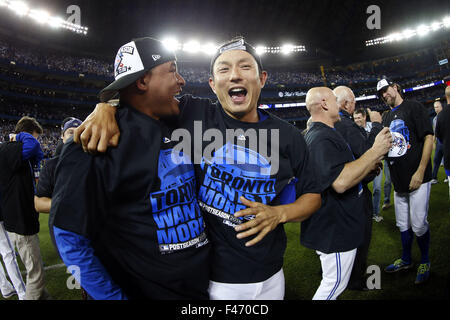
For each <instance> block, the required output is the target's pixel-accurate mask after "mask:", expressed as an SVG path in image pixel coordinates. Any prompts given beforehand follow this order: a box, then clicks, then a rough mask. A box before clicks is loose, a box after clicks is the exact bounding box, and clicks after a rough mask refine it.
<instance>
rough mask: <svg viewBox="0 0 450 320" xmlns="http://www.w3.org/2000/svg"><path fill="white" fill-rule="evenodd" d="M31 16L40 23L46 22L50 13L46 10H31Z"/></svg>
mask: <svg viewBox="0 0 450 320" xmlns="http://www.w3.org/2000/svg"><path fill="white" fill-rule="evenodd" d="M30 17H31V18H33V19H34V20H36V22H38V23H46V22H47V21H48V19H49V18H50V14H49V13H48V12H47V11H44V10H30Z"/></svg>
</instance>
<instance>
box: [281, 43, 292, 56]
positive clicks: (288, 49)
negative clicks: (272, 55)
mask: <svg viewBox="0 0 450 320" xmlns="http://www.w3.org/2000/svg"><path fill="white" fill-rule="evenodd" d="M293 51H294V46H293V45H292V44H285V45H283V46H282V47H281V53H283V54H285V55H288V54H290V53H291V52H293Z"/></svg>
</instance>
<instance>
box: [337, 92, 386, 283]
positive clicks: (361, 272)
mask: <svg viewBox="0 0 450 320" xmlns="http://www.w3.org/2000/svg"><path fill="white" fill-rule="evenodd" d="M333 92H334V94H335V95H336V97H337V104H338V106H339V115H340V117H341V121H339V122H338V123H336V130H337V131H338V132H339V133H340V134H341V135H342V136H343V137H344V140H345V141H346V142H347V144H348V145H349V146H350V149H351V151H352V153H353V157H354V158H355V159H359V158H360V157H361V156H362V155H363V154H364V152H366V151H367V150H369V149H370V147H372V145H373V143H374V141H375V137H376V135H377V134H378V133H379V132H380V131H381V130H382V129H383V126H382V124H381V115H380V114H379V113H378V112H376V111H371V110H370V109H368V110H367V111H368V112H367V113H368V115H369V118H370V121H371V122H372V128H371V129H370V131H369V133H368V134H365V132H362V131H361V129H360V127H359V126H358V125H357V124H356V123H355V122H354V121H353V119H352V117H351V115H352V114H353V112H354V111H355V105H356V100H355V95H354V93H353V91H352V90H351V89H350V88H349V87H346V86H339V87H337V88H335V89H334V90H333ZM376 176H377V175H376V174H370V175H368V176H367V177H366V178H365V179H364V180H363V181H362V183H361V184H362V188H363V198H364V212H365V224H364V226H363V235H364V236H363V239H364V240H363V242H362V243H361V245H360V246H359V247H358V250H357V253H356V258H355V263H354V265H353V271H352V275H351V277H350V281H349V283H348V289H350V290H367V286H366V281H365V275H366V269H367V256H368V253H369V246H370V240H371V238H372V216H373V213H374V211H373V207H374V206H373V203H372V193H371V192H370V190H369V188H368V187H367V184H368V183H369V182H371V181H372V180H373V179H374V178H375V177H376ZM377 199H378V198H377ZM378 201H379V199H378Z"/></svg>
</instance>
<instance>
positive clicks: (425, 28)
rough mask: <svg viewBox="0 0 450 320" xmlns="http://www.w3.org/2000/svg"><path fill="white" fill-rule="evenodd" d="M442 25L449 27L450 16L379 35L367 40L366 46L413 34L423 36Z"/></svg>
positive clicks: (406, 37)
mask: <svg viewBox="0 0 450 320" xmlns="http://www.w3.org/2000/svg"><path fill="white" fill-rule="evenodd" d="M443 27H446V28H449V27H450V18H449V17H445V18H444V19H442V21H439V22H437V21H434V22H433V23H430V24H421V25H420V26H418V27H417V28H415V29H409V28H408V29H405V30H404V31H402V32H394V33H392V34H390V35H388V36H386V37H381V38H377V39H372V40H367V41H366V47H368V46H374V45H378V44H384V43H390V42H393V41H401V40H405V39H409V38H412V37H414V36H419V37H423V36H426V35H427V34H429V33H430V32H431V31H434V32H435V31H438V30H440V29H442V28H443Z"/></svg>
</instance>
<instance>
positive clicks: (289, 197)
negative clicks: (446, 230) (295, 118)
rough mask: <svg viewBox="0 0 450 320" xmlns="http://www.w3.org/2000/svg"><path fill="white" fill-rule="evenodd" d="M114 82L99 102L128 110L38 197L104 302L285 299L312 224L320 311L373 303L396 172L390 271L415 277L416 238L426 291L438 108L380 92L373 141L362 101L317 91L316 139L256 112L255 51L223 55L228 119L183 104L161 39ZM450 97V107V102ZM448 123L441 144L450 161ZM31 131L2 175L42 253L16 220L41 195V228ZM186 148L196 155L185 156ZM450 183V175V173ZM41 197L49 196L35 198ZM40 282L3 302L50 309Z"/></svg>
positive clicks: (259, 84) (219, 91)
mask: <svg viewBox="0 0 450 320" xmlns="http://www.w3.org/2000/svg"><path fill="white" fill-rule="evenodd" d="M114 75H115V81H114V82H113V83H111V84H110V85H109V86H108V87H106V88H105V89H103V90H102V92H101V94H100V98H101V101H102V102H108V101H111V99H113V98H117V97H120V100H119V101H120V102H119V104H118V105H115V106H111V105H110V104H111V103H112V102H110V104H107V103H102V104H99V105H98V106H97V107H96V109H95V111H94V112H93V113H92V114H91V115H90V116H89V117H88V118H87V119H86V120H85V122H84V123H83V124H81V126H80V127H79V128H78V129H77V130H76V131H75V136H74V139H73V140H72V139H69V140H66V139H65V140H66V143H65V144H64V147H63V151H62V153H61V155H60V156H59V160H58V164H57V166H55V167H54V168H52V169H51V170H45V172H48V173H46V174H49V177H51V179H52V180H45V179H44V181H45V182H49V183H50V184H51V186H52V188H47V187H46V188H45V189H46V190H50V191H49V192H46V193H42V194H36V196H37V200H36V205H37V206H38V209H39V211H42V210H44V209H43V208H45V210H44V211H43V212H45V211H50V216H51V219H50V229H51V231H52V232H53V235H52V238H53V240H54V242H55V244H56V246H57V249H58V252H59V254H60V256H61V258H62V260H63V261H64V263H65V264H66V265H68V266H69V265H77V266H78V267H79V268H80V272H79V273H78V274H77V275H76V276H77V277H78V278H77V280H78V281H79V283H81V285H82V287H83V289H84V290H86V292H87V294H88V295H89V296H90V297H91V298H93V299H216V300H222V299H229V300H234V299H239V300H253V299H268V300H270V299H283V298H284V291H285V281H284V274H283V255H284V251H285V249H286V234H285V232H284V228H283V224H284V223H288V222H294V221H297V222H298V221H301V222H302V224H301V228H302V230H301V239H300V240H301V243H302V244H303V245H304V246H305V247H308V248H311V249H314V250H315V251H316V252H317V254H318V256H319V258H320V261H321V266H322V281H321V283H320V285H319V286H318V289H317V291H316V293H315V294H314V296H313V299H320V300H325V299H328V300H329V299H336V298H337V297H338V296H339V295H340V294H341V293H342V292H343V291H344V290H345V289H346V288H347V286H348V287H349V288H353V289H361V290H362V289H364V286H365V283H364V279H363V277H364V273H365V270H366V262H367V255H368V249H369V244H370V239H371V229H372V225H371V223H372V214H373V212H374V210H373V205H372V203H373V202H372V195H371V192H370V191H369V189H368V187H367V184H368V183H369V182H370V181H372V180H373V179H374V178H375V177H377V176H379V175H380V171H381V170H382V165H381V163H382V161H383V160H384V159H386V161H385V163H386V164H387V166H388V167H389V171H390V176H391V180H392V183H393V185H394V205H395V213H396V222H397V226H398V227H399V229H400V232H401V241H402V248H403V252H402V256H401V257H400V258H399V259H397V260H396V261H394V262H393V263H392V264H391V265H389V266H387V267H386V269H385V271H386V272H397V271H400V270H404V269H408V268H411V267H412V266H413V262H412V259H411V246H412V242H413V238H414V235H415V236H416V238H417V242H418V245H419V248H420V251H421V254H422V256H421V261H420V264H419V267H418V270H417V276H416V279H415V283H417V284H420V283H423V282H425V281H426V280H427V279H428V278H429V275H430V267H431V265H430V259H429V256H428V250H429V239H430V230H429V225H428V222H427V214H428V199H429V195H430V186H431V182H430V181H431V162H430V157H431V150H432V143H433V129H432V126H431V122H430V121H429V117H428V114H427V112H426V111H425V108H424V107H423V106H422V105H420V104H419V103H417V102H413V101H408V100H403V97H402V93H401V90H400V88H399V86H398V84H396V83H393V82H390V81H389V80H387V79H383V80H381V81H380V82H379V83H378V85H377V92H378V95H379V97H380V99H382V100H383V101H384V102H385V103H386V104H387V105H388V106H389V107H390V111H389V112H387V113H386V114H385V115H384V116H383V118H382V117H381V115H380V114H378V113H377V112H371V111H370V110H369V117H370V120H371V123H372V127H371V128H370V129H368V130H367V131H368V132H367V131H366V130H365V129H364V128H361V127H359V126H358V125H357V124H356V123H355V122H354V121H353V120H352V118H351V116H352V115H353V112H354V109H355V96H354V94H353V92H352V90H351V89H350V88H348V87H343V86H341V87H338V88H336V89H334V90H333V91H332V90H331V89H329V88H326V87H316V88H312V89H310V90H309V91H308V93H307V96H306V106H307V109H308V111H309V113H310V114H311V121H310V125H309V127H308V130H307V132H306V134H305V136H304V137H303V136H302V135H301V132H300V131H299V130H298V129H297V128H295V127H294V126H291V125H289V124H288V123H286V122H284V121H282V120H280V119H278V118H277V117H275V116H273V115H271V114H270V113H268V112H265V111H263V110H259V109H258V108H257V106H258V101H259V98H260V93H261V90H262V88H263V87H264V85H265V82H266V79H267V73H266V72H265V71H264V69H263V67H262V62H261V60H260V58H259V56H258V55H257V54H256V53H255V50H254V48H253V47H252V46H251V45H249V44H248V43H247V42H245V40H244V39H235V40H232V41H230V42H228V43H226V44H224V45H223V46H221V47H220V48H219V49H218V51H217V53H216V55H214V57H213V58H212V60H211V70H210V80H209V85H210V87H211V89H212V90H213V92H214V93H215V94H216V95H217V98H218V102H217V103H213V102H211V101H210V100H208V99H200V98H196V97H193V96H190V95H185V96H183V97H181V98H180V100H178V99H177V98H175V96H178V95H179V94H180V93H181V91H182V87H183V86H184V85H185V80H184V79H183V77H182V76H181V75H180V74H179V73H178V70H177V65H176V57H175V55H174V54H173V53H172V52H169V51H167V50H166V49H164V46H163V45H162V44H161V42H159V41H158V40H155V39H151V38H141V39H136V40H134V41H131V42H129V43H127V44H125V45H124V46H122V47H121V48H120V49H119V51H118V53H117V56H116V60H115V66H114ZM447 89H448V88H447ZM446 96H447V99H448V101H449V102H450V91H449V90H446ZM444 109H445V108H444ZM444 111H446V112H444ZM444 111H443V112H442V113H441V115H440V116H439V117H438V119H437V125H436V133H439V135H437V137H438V138H439V139H440V142H442V143H443V145H444V148H443V149H444V159H449V156H448V155H447V154H445V152H447V153H448V148H447V149H446V148H445V146H448V143H449V142H448V141H449V138H448V134H449V133H448V132H447V131H446V129H445V126H444V125H443V123H448V121H449V120H448V116H447V114H448V112H447V110H446V109H445V110H444ZM445 117H447V118H445ZM69 123H71V124H72V125H73V126H72V128H73V127H77V126H78V125H79V124H80V123H79V121H78V120H77V121H73V120H72V121H70V122H69ZM67 126H69V125H67ZM383 127H384V128H383ZM119 128H120V129H119ZM19 129H20V128H19ZM19 129H18V128H17V127H16V131H18V130H19ZM67 129H69V127H67V128H66V126H64V127H63V135H64V133H65V132H66V130H67ZM21 130H22V131H20V132H16V133H17V135H12V136H11V138H10V140H11V142H7V143H3V144H1V145H0V161H1V164H2V166H3V167H5V168H6V167H7V166H8V167H10V168H12V169H14V170H7V171H4V172H3V171H2V175H1V176H0V179H1V180H0V194H1V197H2V210H3V219H4V223H3V225H4V227H5V229H6V231H8V233H4V237H7V236H8V235H9V234H10V233H14V234H19V235H20V236H21V237H24V238H25V239H29V238H30V237H34V238H36V237H37V232H35V230H33V231H31V232H22V233H20V232H19V231H15V230H12V229H11V224H10V222H9V220H8V219H9V216H11V214H9V212H12V211H17V210H18V209H17V208H15V207H14V206H15V205H17V203H18V202H17V201H18V199H17V195H16V194H17V193H18V190H19V188H27V190H30V192H28V193H27V194H24V195H23V197H25V198H23V199H21V200H22V201H23V202H26V203H28V206H29V204H30V203H31V204H32V207H31V208H30V207H27V208H23V209H22V208H21V209H20V210H23V214H24V215H27V214H28V215H31V214H32V215H33V217H34V220H35V221H36V219H37V218H36V217H37V212H36V210H35V208H34V195H35V193H34V190H33V188H34V186H33V181H32V180H33V179H32V178H33V177H32V175H31V173H30V170H28V169H29V168H30V164H33V163H34V162H39V161H40V160H41V159H42V155H41V153H39V150H40V149H39V148H38V147H36V142H35V141H34V140H36V139H35V138H36V135H37V134H39V133H40V132H39V129H36V128H34V127H32V128H31V129H27V130H28V131H27V130H25V129H21ZM41 130H42V129H41ZM30 131H31V132H30ZM230 132H231V133H232V134H231V135H230ZM181 136H183V137H184V138H187V139H185V140H183V141H181V144H182V145H183V147H182V148H181V149H179V148H178V147H179V144H177V142H179V141H180V140H176V138H178V139H179V138H180V137H181ZM205 136H206V138H205ZM213 136H214V137H215V139H214V143H211V140H212V139H211V138H212V137H213ZM253 136H254V137H256V140H253V139H252V137H253ZM25 137H26V138H27V139H25ZM119 137H120V139H119ZM208 137H209V138H208ZM217 137H223V138H224V139H223V140H222V141H220V139H216V138H217ZM33 139H34V140H33ZM76 142H78V144H77V143H76ZM183 143H185V144H183ZM212 144H213V147H212V146H211V145H212ZM11 149H12V150H13V151H14V152H12V151H11ZM267 150H271V152H270V156H268V154H267ZM86 151H87V152H86ZM97 152H100V154H94V153H97ZM449 160H450V159H449ZM54 165H55V162H54ZM445 168H446V173H447V175H449V173H450V172H449V171H448V170H449V169H450V168H449V167H448V161H447V162H446V163H445ZM41 178H42V177H41ZM43 185H46V183H43V182H42V181H39V183H38V190H39V188H40V187H43ZM43 197H44V198H45V199H42V198H43ZM47 198H48V199H50V201H51V204H50V203H48V202H46V199H47ZM41 200H44V202H42V201H41ZM30 201H31V202H30ZM17 206H18V205H17ZM14 208H15V209H14ZM49 209H50V210H49ZM24 233H25V234H24ZM15 244H16V246H18V247H19V246H20V242H19V241H17V240H15ZM37 246H38V243H37ZM11 247H12V246H11V245H9V246H8V248H7V249H8V250H9V252H10V251H11ZM23 247H24V249H23V251H24V252H29V255H31V256H32V257H34V258H35V260H34V262H33V263H30V265H32V266H31V267H30V269H29V270H28V268H27V272H28V274H29V275H31V274H34V273H32V272H31V270H32V269H31V268H32V267H36V268H37V270H39V268H42V266H41V263H40V262H39V261H40V255H38V254H36V253H34V252H35V251H36V250H35V247H36V244H35V245H34V247H33V248H29V247H30V246H27V245H23ZM19 252H21V249H20V248H19ZM2 254H3V252H2ZM21 259H22V260H23V259H27V258H26V254H23V255H21ZM8 272H9V270H8ZM41 273H42V271H41ZM0 276H1V274H0ZM5 281H6V278H5ZM29 281H30V283H32V281H31V280H29V279H27V286H26V294H25V295H24V294H23V293H20V292H19V289H18V288H16V285H15V284H13V286H14V287H11V285H10V286H9V287H7V284H6V283H7V281H6V282H4V281H3V282H2V283H5V287H3V285H2V294H3V295H4V296H5V297H6V296H8V295H11V294H12V293H13V292H14V290H15V291H16V292H17V293H18V294H19V298H24V299H27V298H28V299H45V298H48V294H47V293H46V291H45V289H43V285H42V280H40V282H39V284H40V285H39V286H35V287H34V288H33V287H31V288H30V289H29V288H28V284H29ZM36 287H37V288H36ZM3 290H5V291H3ZM29 291H30V293H29ZM32 292H34V293H33V294H32ZM36 292H38V293H36Z"/></svg>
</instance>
